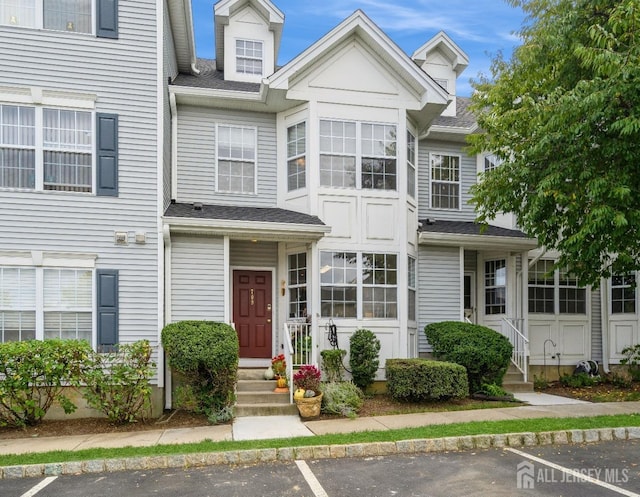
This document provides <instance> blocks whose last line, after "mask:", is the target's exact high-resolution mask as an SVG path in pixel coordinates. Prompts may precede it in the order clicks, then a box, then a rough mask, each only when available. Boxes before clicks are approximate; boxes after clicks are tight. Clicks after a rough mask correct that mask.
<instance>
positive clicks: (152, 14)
mask: <svg viewBox="0 0 640 497" xmlns="http://www.w3.org/2000/svg"><path fill="white" fill-rule="evenodd" d="M156 6H157V2H156V1H155V0H128V1H126V2H124V1H120V2H119V5H118V14H119V18H118V30H119V39H118V41H117V42H114V41H113V40H110V39H104V38H97V37H93V36H87V35H83V36H80V35H78V34H77V33H70V32H66V31H51V30H40V29H16V28H15V27H14V26H4V25H0V38H1V39H2V71H1V72H0V87H2V88H3V89H4V88H7V87H11V88H14V87H16V88H19V89H21V90H22V91H23V92H24V93H25V94H26V95H29V93H30V92H31V91H33V92H35V93H37V92H38V91H40V90H42V91H49V92H62V93H63V94H68V93H70V94H78V95H82V96H84V95H93V96H94V98H95V112H100V113H112V114H117V115H118V135H119V139H118V173H119V175H118V176H119V181H118V197H117V198H114V197H105V196H96V195H88V194H73V195H70V194H59V193H58V192H55V193H50V194H46V195H45V194H40V193H36V192H33V191H27V190H18V189H11V190H9V189H6V188H5V189H2V190H1V191H0V202H1V204H2V209H0V233H2V235H1V237H0V238H1V242H2V243H1V244H0V245H1V247H0V248H1V250H3V251H26V252H31V251H34V252H38V251H42V252H47V251H51V252H58V253H70V252H82V253H87V254H94V255H95V256H96V269H100V268H108V269H117V270H119V288H118V292H119V304H120V305H119V339H120V342H121V343H128V342H133V341H135V340H140V339H148V340H149V341H150V342H151V344H152V345H153V346H154V347H155V346H156V344H157V342H158V313H159V311H158V224H157V222H158V221H157V209H158V205H157V200H158V176H157V173H158V159H157V157H158V156H157V154H158V153H159V151H158V148H157V140H158V120H157V116H158V112H159V104H158V101H157V81H158V73H157V70H158V67H157V63H158V57H157V26H158V20H157V12H156ZM0 102H3V103H7V102H6V101H4V97H3V95H2V94H1V93H0ZM11 105H14V104H11ZM20 105H22V104H20ZM43 105H44V104H43ZM45 106H47V107H52V106H53V104H52V105H49V104H46V105H45ZM72 107H73V105H72ZM56 108H63V107H62V106H60V107H56ZM84 109H85V107H82V108H78V109H76V110H84ZM160 109H161V107H160ZM165 139H167V138H166V137H165ZM116 230H118V231H120V230H122V231H126V232H127V233H128V234H129V241H130V244H129V246H127V247H122V246H116V245H115V244H114V231H116ZM135 232H143V233H146V243H145V244H134V243H133V233H135Z"/></svg>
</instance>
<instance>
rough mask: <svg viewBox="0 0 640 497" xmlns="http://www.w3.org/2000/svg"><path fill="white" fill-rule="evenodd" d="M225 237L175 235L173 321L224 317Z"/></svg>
mask: <svg viewBox="0 0 640 497" xmlns="http://www.w3.org/2000/svg"><path fill="white" fill-rule="evenodd" d="M223 261H224V243H223V239H222V238H213V237H195V236H174V237H172V242H171V288H170V289H167V290H168V291H170V292H171V320H172V321H173V322H176V321H182V320H185V319H205V320H211V321H223V320H224V305H225V301H224V283H223V281H224V267H223Z"/></svg>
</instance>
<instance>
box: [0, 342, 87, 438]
mask: <svg viewBox="0 0 640 497" xmlns="http://www.w3.org/2000/svg"><path fill="white" fill-rule="evenodd" d="M90 353H91V346H90V345H89V343H88V342H85V341H79V340H45V341H42V340H27V341H23V342H6V343H1V344H0V425H3V426H4V425H9V426H27V425H28V426H32V425H36V424H38V423H39V422H40V421H42V418H43V417H44V416H45V414H46V413H47V411H48V410H49V408H50V407H51V405H52V404H53V402H54V400H55V401H57V402H58V403H59V404H60V406H61V407H62V408H63V409H64V412H65V413H67V414H68V413H71V412H73V411H75V410H76V406H75V405H74V404H73V403H72V402H71V401H70V400H69V399H68V398H67V397H66V396H65V395H63V394H62V392H63V388H64V387H65V386H67V385H78V384H79V378H80V370H81V368H82V365H83V363H84V361H86V359H87V358H88V357H89V354H90Z"/></svg>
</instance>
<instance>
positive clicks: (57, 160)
mask: <svg viewBox="0 0 640 497" xmlns="http://www.w3.org/2000/svg"><path fill="white" fill-rule="evenodd" d="M94 117H95V114H94V113H93V112H91V111H85V110H70V109H58V108H50V107H41V106H35V107H34V106H25V105H13V104H0V188H21V189H29V190H56V191H65V192H85V193H91V192H93V188H94V182H95V180H94V172H93V171H94V167H96V166H94V164H97V167H98V168H99V171H100V172H101V174H97V175H96V177H97V178H98V182H97V185H96V186H97V194H98V195H111V196H117V193H118V192H117V183H118V180H117V153H118V152H117V141H118V127H117V116H115V115H112V114H98V115H97V117H98V119H97V121H96V122H97V124H96V126H97V133H96V131H94ZM96 134H97V135H99V136H100V137H101V142H100V143H98V147H97V159H96V158H95V157H94V143H95V139H94V136H95V135H96Z"/></svg>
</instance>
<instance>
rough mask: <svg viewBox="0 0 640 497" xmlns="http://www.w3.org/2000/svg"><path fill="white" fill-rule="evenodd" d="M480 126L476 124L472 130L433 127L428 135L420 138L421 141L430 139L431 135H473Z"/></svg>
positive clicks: (428, 131)
mask: <svg viewBox="0 0 640 497" xmlns="http://www.w3.org/2000/svg"><path fill="white" fill-rule="evenodd" d="M478 129H479V128H478V124H477V123H476V124H474V125H473V126H471V127H470V128H463V127H459V126H438V125H433V126H430V127H429V129H428V130H427V132H426V133H424V134H423V135H421V136H420V140H422V139H424V138H428V137H429V135H431V134H434V133H438V134H443V135H444V134H450V135H472V134H473V133H475V132H476V131H478Z"/></svg>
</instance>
